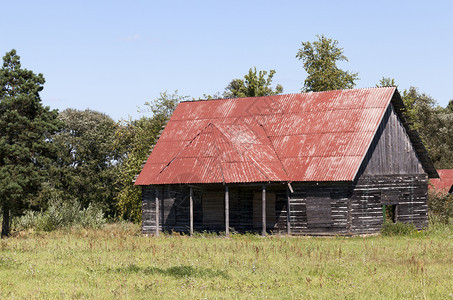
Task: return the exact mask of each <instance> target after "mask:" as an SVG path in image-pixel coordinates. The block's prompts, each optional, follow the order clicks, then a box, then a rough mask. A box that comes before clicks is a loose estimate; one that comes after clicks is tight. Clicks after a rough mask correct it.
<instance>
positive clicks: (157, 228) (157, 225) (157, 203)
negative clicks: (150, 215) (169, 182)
mask: <svg viewBox="0 0 453 300" xmlns="http://www.w3.org/2000/svg"><path fill="white" fill-rule="evenodd" d="M158 193H159V189H158V188H157V187H156V195H155V196H156V197H155V198H156V236H159V194H158Z"/></svg>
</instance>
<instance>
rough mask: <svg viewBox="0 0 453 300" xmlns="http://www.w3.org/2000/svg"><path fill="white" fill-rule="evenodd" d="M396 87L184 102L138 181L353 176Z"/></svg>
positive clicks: (345, 178) (334, 178) (335, 178)
mask: <svg viewBox="0 0 453 300" xmlns="http://www.w3.org/2000/svg"><path fill="white" fill-rule="evenodd" d="M395 90H396V88H394V87H385V88H369V89H356V90H342V91H329V92H319V93H304V94H290V95H277V96H267V97H256V98H239V99H221V100H206V101H193V102H182V103H180V104H179V105H178V107H177V108H176V110H175V112H174V114H173V115H172V117H171V119H170V120H169V122H168V124H167V126H166V128H165V130H164V131H163V133H162V135H161V137H160V138H159V140H158V142H157V144H156V146H155V147H154V149H153V151H152V153H151V155H150V156H149V158H148V160H147V162H146V164H145V167H144V168H143V170H142V172H141V173H140V175H139V176H138V178H137V180H136V183H135V184H136V185H149V184H173V183H175V184H176V183H222V182H224V183H232V182H268V181H351V180H353V179H354V177H355V175H356V173H357V171H358V169H359V167H360V164H361V163H362V160H363V159H364V156H365V154H366V152H367V150H368V147H369V145H370V143H371V141H372V139H373V137H374V135H375V133H376V130H377V128H378V126H379V123H380V121H381V119H382V116H383V115H384V112H385V110H386V108H387V107H388V105H389V103H390V101H391V99H392V96H393V94H394V93H395Z"/></svg>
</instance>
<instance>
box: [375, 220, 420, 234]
mask: <svg viewBox="0 0 453 300" xmlns="http://www.w3.org/2000/svg"><path fill="white" fill-rule="evenodd" d="M416 232H417V229H415V225H414V224H408V223H401V222H396V223H390V222H387V223H384V225H383V226H382V229H381V234H382V235H388V236H394V235H411V234H413V233H416Z"/></svg>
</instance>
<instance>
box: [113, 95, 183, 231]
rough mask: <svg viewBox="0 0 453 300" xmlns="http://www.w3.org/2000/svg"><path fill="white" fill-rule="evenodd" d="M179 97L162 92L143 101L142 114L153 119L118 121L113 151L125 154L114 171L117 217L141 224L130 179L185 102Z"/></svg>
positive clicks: (137, 191)
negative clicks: (180, 104) (146, 113)
mask: <svg viewBox="0 0 453 300" xmlns="http://www.w3.org/2000/svg"><path fill="white" fill-rule="evenodd" d="M188 99H189V97H188V96H180V95H178V92H177V91H175V93H173V94H168V93H167V92H163V93H161V94H160V97H159V98H157V99H156V100H154V101H153V102H151V103H150V102H146V103H145V105H146V109H145V110H144V111H143V112H150V113H151V114H152V117H142V118H140V119H138V120H131V119H129V120H127V121H124V120H123V121H121V122H120V124H119V127H118V128H117V130H116V132H115V138H114V143H113V144H114V148H115V149H116V151H118V152H121V153H124V155H123V157H122V158H121V164H120V166H119V168H118V170H117V174H118V178H117V181H116V186H117V192H118V193H117V196H116V205H117V210H118V214H119V216H120V217H121V218H123V219H125V220H131V221H134V222H140V221H141V189H140V187H137V186H134V185H133V184H132V180H134V178H135V176H136V175H137V174H139V173H140V171H141V165H142V164H143V162H144V161H145V160H146V158H147V155H148V154H149V151H150V148H151V146H152V145H153V144H155V143H156V142H157V136H158V134H159V132H160V131H161V130H162V129H163V127H164V126H165V124H166V122H167V120H168V119H169V118H170V117H171V115H172V113H173V111H174V110H175V109H176V106H177V105H178V103H179V102H180V101H185V100H188Z"/></svg>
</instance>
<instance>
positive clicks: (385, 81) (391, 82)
mask: <svg viewBox="0 0 453 300" xmlns="http://www.w3.org/2000/svg"><path fill="white" fill-rule="evenodd" d="M389 86H395V87H398V86H397V85H396V83H395V79H393V78H390V77H382V79H381V80H379V84H376V87H389Z"/></svg>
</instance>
